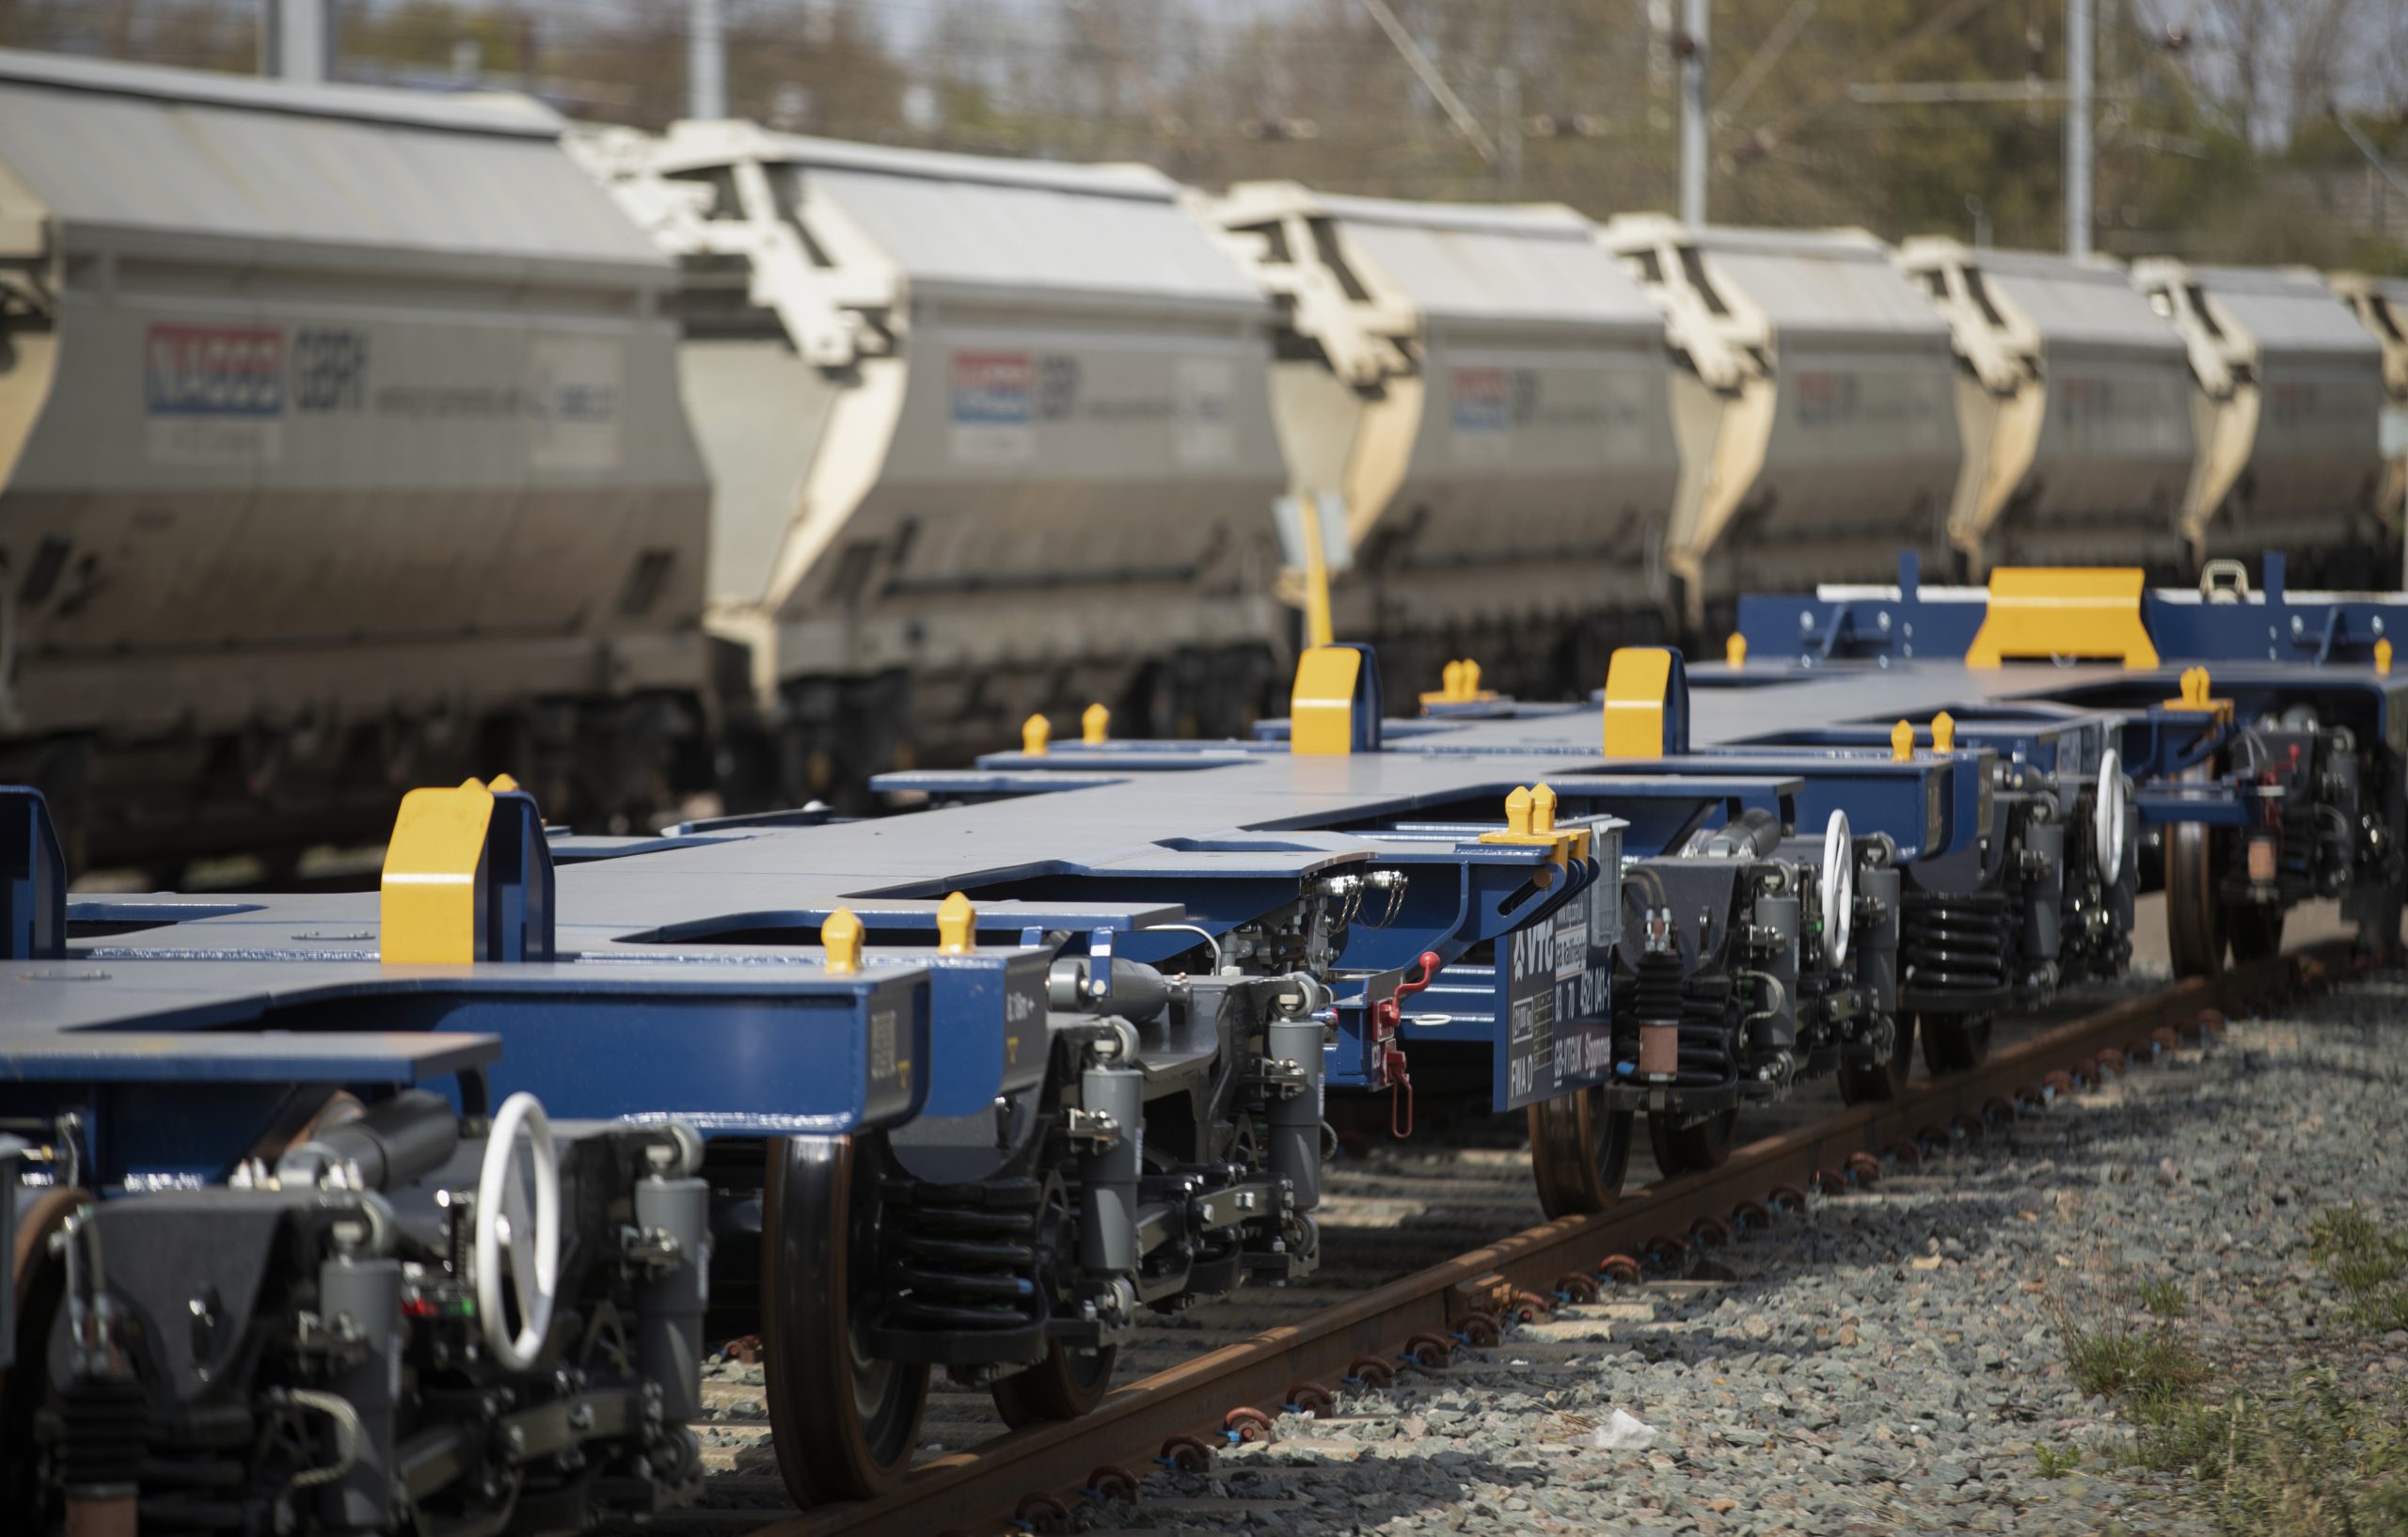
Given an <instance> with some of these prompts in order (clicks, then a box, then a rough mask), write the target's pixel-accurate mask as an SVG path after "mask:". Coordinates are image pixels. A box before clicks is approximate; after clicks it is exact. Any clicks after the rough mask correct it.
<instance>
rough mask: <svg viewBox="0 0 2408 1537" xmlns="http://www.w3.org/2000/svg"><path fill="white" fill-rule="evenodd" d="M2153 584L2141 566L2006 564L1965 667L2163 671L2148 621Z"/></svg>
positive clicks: (1993, 577) (1995, 577)
mask: <svg viewBox="0 0 2408 1537" xmlns="http://www.w3.org/2000/svg"><path fill="white" fill-rule="evenodd" d="M2147 585H2148V577H2147V573H2146V572H2144V571H2142V570H2141V568H2140V567H2138V566H2098V567H2090V566H2042V565H2027V566H2016V565H2003V566H2000V567H1999V568H1997V569H1996V570H1994V571H1992V572H1991V573H1990V582H1989V608H1988V611H1987V612H1986V613H1985V614H1984V615H1983V618H1982V627H1981V628H1980V629H1979V630H1978V631H1976V632H1975V633H1974V636H1973V643H1972V645H1971V646H1969V647H1967V648H1966V651H1965V665H1966V666H1968V667H1979V668H1996V667H1998V666H1999V665H2001V664H2002V663H2003V662H2004V661H2006V660H2007V659H2009V658H2024V659H2026V660H2036V659H2041V658H2065V657H2073V658H2091V659H2094V660H2102V661H2119V662H2122V663H2123V664H2124V665H2125V666H2126V667H2127V668H2140V667H2155V666H2156V665H2157V643H2156V642H2153V641H2151V640H2150V639H2149V636H2148V626H2147V625H2146V624H2144V623H2143V622H2142V620H2141V596H2142V594H2143V593H2144V592H2145V591H2146V590H2147Z"/></svg>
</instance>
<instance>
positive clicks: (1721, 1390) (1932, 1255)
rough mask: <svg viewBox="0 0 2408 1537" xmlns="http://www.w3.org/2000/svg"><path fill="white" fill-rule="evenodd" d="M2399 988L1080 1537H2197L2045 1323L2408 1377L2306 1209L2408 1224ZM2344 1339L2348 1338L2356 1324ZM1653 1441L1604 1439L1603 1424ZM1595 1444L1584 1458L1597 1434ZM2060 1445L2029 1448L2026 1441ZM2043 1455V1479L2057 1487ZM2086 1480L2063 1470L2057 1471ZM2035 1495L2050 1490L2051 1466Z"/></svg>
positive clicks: (1882, 1191)
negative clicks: (2160, 1329)
mask: <svg viewBox="0 0 2408 1537" xmlns="http://www.w3.org/2000/svg"><path fill="white" fill-rule="evenodd" d="M2403 1085H2408V983H2402V982H2400V981H2398V980H2391V981H2370V982H2363V983H2358V984H2353V986H2351V987H2349V988H2347V989H2345V990H2340V991H2337V992H2335V993H2332V994H2328V995H2325V996H2323V997H2320V998H2315V999H2309V1000H2302V1001H2297V1002H2294V1003H2293V1004H2290V1005H2289V1006H2285V1007H2284V1009H2283V1010H2282V1011H2281V1012H2280V1013H2279V1014H2277V1015H2276V1016H2274V1017H2271V1018H2267V1019H2263V1020H2257V1021H2238V1022H2234V1023H2233V1025H2232V1026H2231V1027H2230V1029H2229V1030H2228V1031H2227V1032H2226V1035H2225V1036H2224V1037H2223V1038H2221V1039H2220V1040H2218V1041H2217V1042H2216V1043H2214V1044H2213V1045H2212V1046H2211V1047H2210V1048H2209V1049H2208V1050H2206V1051H2204V1052H2201V1051H2193V1050H2187V1049H2186V1050H2185V1051H2183V1052H2181V1053H2180V1054H2176V1055H2174V1056H2172V1057H2170V1058H2168V1059H2165V1060H2163V1061H2162V1062H2161V1063H2159V1064H2158V1065H2155V1066H2149V1067H2143V1068H2140V1069H2138V1070H2135V1071H2134V1072H2132V1073H2131V1074H2130V1075H2129V1076H2127V1077H2124V1078H2121V1079H2116V1080H2111V1081H2110V1083H2109V1084H2108V1085H2105V1086H2103V1087H2101V1088H2099V1089H2097V1090H2095V1091H2091V1092H2087V1093H2083V1094H2081V1095H2079V1096H2076V1097H2074V1098H2073V1099H2071V1100H2069V1101H2061V1102H2060V1103H2059V1104H2057V1105H2055V1106H2054V1107H2052V1108H2050V1109H2048V1110H2045V1111H2041V1112H2037V1113H2035V1114H2031V1115H2027V1116H2026V1117H2023V1118H2022V1119H2020V1120H2019V1121H2017V1122H2016V1123H2014V1124H2013V1125H2011V1126H2009V1127H2005V1128H2003V1129H2001V1130H1999V1131H1995V1132H1993V1133H1990V1134H1989V1135H1988V1137H1987V1138H1985V1139H1984V1140H1982V1141H1981V1142H1979V1143H1976V1144H1972V1145H1970V1146H1965V1147H1962V1148H1960V1149H1957V1150H1956V1151H1954V1152H1952V1153H1950V1154H1948V1155H1945V1156H1943V1157H1941V1158H1939V1159H1937V1160H1935V1161H1934V1162H1932V1163H1931V1164H1928V1165H1925V1167H1924V1168H1923V1169H1921V1170H1919V1171H1904V1170H1897V1169H1893V1170H1891V1171H1890V1172H1889V1173H1888V1174H1886V1175H1885V1177H1884V1178H1883V1179H1882V1180H1881V1181H1880V1182H1879V1184H1878V1186H1877V1188H1876V1189H1875V1190H1872V1191H1870V1192H1864V1193H1853V1194H1849V1195H1846V1196H1830V1197H1817V1198H1816V1199H1815V1200H1814V1202H1813V1204H1812V1205H1811V1207H1810V1209H1809V1210H1808V1211H1807V1212H1804V1213H1802V1214H1798V1215H1789V1216H1783V1217H1782V1218H1781V1219H1779V1220H1778V1221H1777V1223H1776V1225H1775V1226H1774V1227H1773V1228H1771V1229H1769V1230H1768V1231H1764V1232H1759V1233H1755V1234H1751V1235H1748V1236H1746V1237H1744V1238H1742V1239H1740V1240H1739V1241H1737V1242H1735V1243H1734V1244H1729V1245H1726V1246H1724V1247H1722V1248H1719V1249H1717V1250H1715V1251H1713V1253H1712V1259H1713V1260H1715V1261H1716V1262H1717V1263H1719V1264H1721V1265H1724V1266H1727V1267H1728V1270H1729V1272H1730V1273H1731V1274H1733V1275H1734V1276H1736V1280H1735V1281H1731V1282H1697V1281H1673V1282H1656V1283H1653V1284H1642V1285H1637V1286H1625V1287H1620V1288H1616V1289H1613V1290H1611V1291H1608V1293H1607V1294H1606V1296H1605V1297H1604V1299H1603V1300H1602V1301H1601V1302H1599V1303H1598V1304H1596V1305H1593V1306H1587V1307H1561V1308H1559V1309H1558V1310H1557V1311H1556V1312H1555V1313H1554V1314H1553V1315H1552V1316H1550V1317H1549V1318H1547V1319H1546V1320H1545V1321H1544V1322H1542V1323H1539V1324H1536V1325H1533V1326H1526V1327H1523V1328H1519V1329H1516V1330H1514V1331H1513V1332H1512V1333H1510V1334H1508V1335H1507V1337H1506V1338H1505V1339H1504V1340H1503V1341H1502V1342H1501V1343H1500V1344H1499V1345H1498V1346H1497V1348H1495V1349H1493V1350H1481V1351H1476V1350H1469V1349H1464V1350H1459V1351H1458V1353H1457V1355H1456V1360H1455V1364H1454V1365H1452V1366H1451V1367H1450V1368H1449V1369H1447V1370H1445V1371H1439V1372H1434V1373H1431V1374H1428V1375H1415V1374H1412V1373H1408V1374H1407V1375H1406V1376H1405V1378H1404V1379H1403V1380H1402V1381H1401V1382H1400V1383H1399V1385H1398V1386H1396V1387H1395V1388H1393V1389H1391V1390H1387V1391H1363V1392H1349V1393H1346V1394H1345V1395H1343V1396H1342V1398H1341V1400H1340V1402H1339V1405H1338V1407H1337V1410H1336V1411H1335V1413H1334V1414H1333V1415H1331V1416H1329V1417H1327V1418H1319V1419H1316V1418H1308V1417H1301V1416H1294V1415H1290V1416H1285V1417H1283V1418H1280V1419H1279V1421H1278V1422H1277V1439H1275V1440H1274V1441H1272V1442H1269V1443H1266V1444H1261V1445H1255V1446H1244V1447H1232V1448H1230V1449H1228V1450H1226V1451H1224V1452H1222V1453H1221V1454H1219V1456H1218V1458H1217V1462H1216V1466H1215V1467H1214V1468H1213V1470H1212V1472H1211V1473H1210V1474H1206V1475H1180V1474H1173V1473H1168V1472H1156V1473H1154V1474H1152V1475H1151V1476H1149V1478H1148V1480H1147V1481H1146V1489H1145V1497H1144V1498H1142V1499H1141V1500H1138V1501H1136V1502H1133V1503H1127V1504H1119V1503H1114V1504H1091V1505H1089V1506H1087V1507H1086V1508H1085V1509H1083V1510H1081V1511H1080V1512H1079V1513H1078V1515H1077V1517H1076V1520H1077V1523H1078V1525H1079V1526H1080V1527H1081V1528H1082V1529H1087V1530H1093V1531H1111V1530H1130V1531H1149V1532H1159V1531H1195V1532H1257V1533H1299V1534H1301V1533H1349V1532H1359V1533H1370V1532H1379V1533H1399V1534H1404V1533H1422V1532H1455V1531H1475V1532H1500V1533H1521V1532H1549V1533H1555V1532H1560V1533H1588V1532H1611V1533H1630V1534H1634V1537H1645V1534H1654V1533H1700V1534H1703V1537H1757V1534H1773V1533H1793V1532H1794V1533H1822V1532H1832V1533H1859V1532H1862V1533H1873V1532H1893V1531H1929V1530H1964V1531H1999V1532H2008V1531H2012V1532H2018V1533H2025V1532H2089V1531H2124V1532H2130V1533H2134V1534H2138V1533H2161V1532H2162V1533H2194V1532H2196V1533H2212V1532H2213V1531H2215V1530H2216V1526H2215V1522H2214V1519H2213V1512H2212V1509H2211V1507H2210V1496H2209V1495H2208V1494H2207V1493H2206V1492H2204V1491H2202V1490H2201V1489H2199V1488H2198V1487H2197V1486H2195V1485H2194V1482H2192V1480H2191V1479H2190V1478H2189V1476H2188V1475H2185V1474H2161V1473H2150V1472H2147V1471H2143V1470H2140V1469H2138V1468H2137V1467H2134V1466H2131V1465H2130V1464H2129V1463H2128V1462H2125V1461H2122V1460H2120V1459H2119V1458H2118V1456H2117V1455H2116V1452H2117V1449H2118V1448H2119V1447H2124V1446H2128V1445H2130V1444H2131V1436H2132V1434H2133V1432H2132V1429H2131V1426H2130V1425H2129V1423H2127V1421H2126V1420H2125V1418H2124V1417H2123V1416H2122V1415H2121V1414H2119V1412H2118V1410H2117V1408H2116V1406H2115V1404H2113V1403H2111V1402H2108V1401H2106V1400H2104V1399H2101V1398H2096V1397H2091V1396H2088V1395H2086V1394H2085V1393H2084V1392H2083V1390H2082V1388H2081V1387H2079V1386H2076V1384H2075V1382H2074V1381H2073V1379H2072V1377H2071V1375H2070V1373H2069V1371H2068V1369H2067V1351H2066V1340H2065V1338H2064V1335H2063V1332H2062V1326H2061V1325H2062V1323H2063V1321H2064V1319H2065V1318H2066V1317H2067V1316H2068V1314H2067V1309H2070V1310H2071V1314H2072V1316H2075V1317H2079V1318H2085V1319H2098V1318H2100V1317H2102V1316H2105V1317H2110V1318H2112V1317H2114V1316H2115V1315H2116V1314H2117V1313H2118V1312H2125V1313H2129V1316H2130V1317H2131V1318H2132V1319H2138V1318H2139V1316H2140V1315H2139V1314H2138V1313H2137V1312H2136V1311H2132V1310H2133V1309H2137V1307H2138V1306H2139V1304H2138V1301H2137V1295H2138V1289H2139V1287H2140V1285H2141V1283H2143V1282H2145V1281H2163V1280H2171V1281H2172V1282H2174V1283H2175V1284H2176V1285H2178V1287H2179V1288H2180V1289H2181V1291H2182V1293H2183V1294H2184V1296H2185V1298H2186V1299H2187V1303H2188V1312H2187V1314H2186V1316H2185V1318H2184V1319H2183V1320H2182V1322H2181V1323H2180V1324H2179V1327H2181V1328H2182V1329H2184V1330H2185V1331H2187V1332H2188V1334H2189V1336H2190V1338H2192V1339H2194V1341H2195V1343H2196V1345H2197V1347H2198V1348H2199V1350H2200V1351H2201V1353H2202V1354H2203V1355H2206V1356H2207V1357H2208V1359H2209V1360H2210V1362H2212V1363H2215V1364H2216V1365H2217V1366H2218V1367H2219V1368H2220V1369H2223V1368H2229V1369H2231V1370H2235V1371H2242V1370H2245V1371H2250V1372H2254V1373H2257V1374H2259V1375H2260V1377H2261V1378H2262V1377H2264V1376H2265V1375H2267V1374H2271V1375H2273V1376H2274V1377H2277V1378H2279V1377H2280V1376H2281V1375H2282V1374H2284V1373H2286V1372H2290V1371H2299V1370H2302V1369H2305V1367H2307V1366H2310V1365H2315V1364H2321V1365H2324V1366H2327V1367H2335V1368H2337V1369H2338V1370H2341V1371H2346V1372H2349V1373H2352V1374H2353V1375H2356V1374H2363V1375H2364V1376H2366V1377H2368V1378H2373V1379H2384V1383H2383V1387H2382V1390H2383V1391H2384V1392H2387V1393H2389V1394H2390V1395H2392V1396H2394V1397H2395V1398H2396V1397H2397V1396H2398V1394H2399V1393H2400V1389H2401V1388H2402V1386H2408V1335H2394V1336H2390V1337H2381V1336H2372V1335H2365V1336H2363V1338H2359V1337H2356V1336H2354V1335H2353V1336H2351V1337H2349V1338H2343V1336H2344V1335H2345V1334H2348V1333H2349V1331H2351V1330H2352V1329H2353V1325H2351V1324H2350V1323H2347V1322H2346V1320H2345V1309H2344V1308H2343V1307H2342V1304H2341V1303H2340V1301H2339V1300H2338V1298H2337V1293H2336V1291H2335V1288H2334V1287H2333V1285H2332V1284H2331V1283H2330V1281H2329V1280H2328V1279H2327V1278H2326V1277H2325V1276H2324V1275H2323V1274H2322V1272H2321V1270H2320V1269H2319V1268H2318V1267H2317V1266H2316V1265H2315V1264H2314V1263H2313V1262H2312V1261H2311V1260H2310V1258H2309V1255H2308V1252H2307V1236H2306V1229H2307V1227H2308V1224H2309V1223H2310V1221H2311V1220H2312V1219H2313V1218H2314V1216H2315V1214H2316V1213H2317V1212H2320V1211H2322V1210H2324V1209H2326V1208H2328V1207H2331V1206H2335V1205H2339V1204H2342V1203H2346V1202H2363V1203H2366V1204H2368V1205H2369V1206H2370V1207H2371V1208H2372V1210H2373V1211H2374V1212H2375V1213H2376V1214H2377V1215H2378V1216H2379V1217H2381V1218H2382V1219H2383V1220H2384V1221H2386V1222H2388V1223H2390V1224H2392V1225H2394V1226H2400V1225H2401V1224H2402V1223H2403V1222H2408V1179H2403V1169H2404V1168H2408V1146H2403V1139H2402V1138H2401V1137H2400V1135H2399V1134H2398V1133H2397V1129H2398V1127H2399V1125H2400V1119H2401V1109H2400V1107H2401V1104H2402V1087H2403ZM2359 1334H2363V1331H2359ZM1617 1410H1619V1411H1622V1412H1623V1413H1624V1415H1625V1416H1628V1417H1633V1418H1636V1419H1637V1420H1638V1421H1640V1423H1641V1424H1642V1425H1643V1426H1644V1427H1646V1429H1647V1430H1649V1431H1652V1432H1653V1433H1654V1435H1653V1439H1652V1442H1651V1443H1650V1444H1647V1445H1645V1446H1643V1447H1639V1446H1629V1445H1626V1444H1623V1445H1620V1449H1619V1450H1608V1448H1609V1447H1614V1446H1616V1445H1618V1444H1621V1443H1627V1442H1628V1441H1631V1440H1634V1439H1638V1440H1644V1439H1646V1437H1645V1436H1644V1435H1643V1434H1640V1433H1639V1432H1635V1431H1633V1430H1631V1429H1630V1427H1629V1426H1627V1425H1626V1424H1620V1423H1618V1422H1617V1421H1616V1419H1615V1413H1616V1411H1617ZM1601 1443H1602V1444H1601ZM2043 1449H2045V1452H2044V1450H2043ZM2044 1455H2045V1456H2046V1457H2047V1458H2048V1460H2049V1462H2050V1463H2051V1464H2052V1465H2053V1466H2050V1467H2048V1468H2047V1469H2045V1470H2044V1466H2043V1459H2044ZM2067 1460H2072V1461H2073V1466H2071V1468H2070V1470H2069V1471H2068V1470H2067V1469H2066V1467H2065V1466H2064V1464H2065V1462H2066V1461H2067ZM2052 1475H2053V1476H2052Z"/></svg>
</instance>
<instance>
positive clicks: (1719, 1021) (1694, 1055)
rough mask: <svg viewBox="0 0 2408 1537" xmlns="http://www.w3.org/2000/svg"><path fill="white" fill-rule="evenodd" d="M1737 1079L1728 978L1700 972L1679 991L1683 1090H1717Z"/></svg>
mask: <svg viewBox="0 0 2408 1537" xmlns="http://www.w3.org/2000/svg"><path fill="white" fill-rule="evenodd" d="M1738 1076H1739V1062H1738V1028H1737V1026H1736V1025H1735V1024H1734V1023H1733V1022H1732V1019H1731V978H1730V977H1728V976H1726V975H1724V974H1722V973H1720V972H1719V971H1718V972H1700V973H1698V974H1697V975H1695V976H1692V977H1690V978H1688V980H1687V984H1686V985H1685V986H1684V987H1683V988H1682V990H1681V1076H1680V1080H1679V1082H1680V1085H1681V1086H1682V1087H1684V1088H1718V1087H1721V1086H1723V1085H1728V1084H1732V1083H1735V1082H1736V1081H1737V1079H1738Z"/></svg>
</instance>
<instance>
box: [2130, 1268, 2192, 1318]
mask: <svg viewBox="0 0 2408 1537" xmlns="http://www.w3.org/2000/svg"><path fill="white" fill-rule="evenodd" d="M2141 1306H2142V1307H2144V1308H2146V1309H2147V1310H2148V1311H2149V1312H2152V1313H2155V1314H2156V1315H2157V1316H2158V1317H2160V1318H2180V1317H2181V1316H2182V1315H2183V1314H2185V1313H2187V1312H2189V1311H2190V1310H2191V1299H2190V1298H2189V1297H2188V1296H2186V1295H2184V1294H2183V1291H2182V1283H2181V1282H2179V1281H2175V1280H2169V1279H2166V1278H2165V1277H2162V1276H2161V1277H2159V1278H2158V1279H2156V1280H2153V1281H2143V1282H2142V1283H2141Z"/></svg>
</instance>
